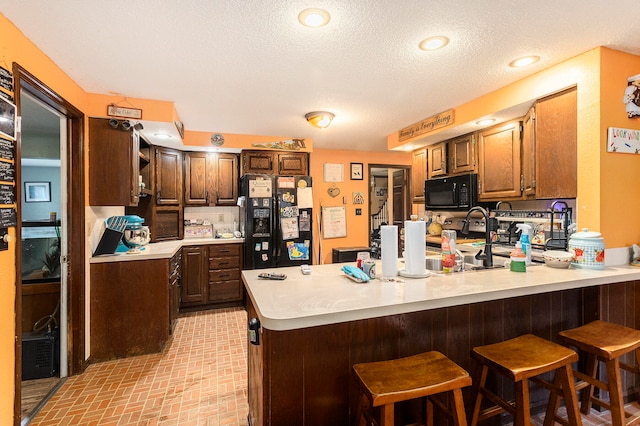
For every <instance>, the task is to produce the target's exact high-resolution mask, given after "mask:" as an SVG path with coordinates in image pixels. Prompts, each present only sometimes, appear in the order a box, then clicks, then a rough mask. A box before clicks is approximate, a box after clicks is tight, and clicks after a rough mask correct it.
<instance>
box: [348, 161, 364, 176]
mask: <svg viewBox="0 0 640 426" xmlns="http://www.w3.org/2000/svg"><path fill="white" fill-rule="evenodd" d="M363 179H364V167H363V165H362V163H351V180H363Z"/></svg>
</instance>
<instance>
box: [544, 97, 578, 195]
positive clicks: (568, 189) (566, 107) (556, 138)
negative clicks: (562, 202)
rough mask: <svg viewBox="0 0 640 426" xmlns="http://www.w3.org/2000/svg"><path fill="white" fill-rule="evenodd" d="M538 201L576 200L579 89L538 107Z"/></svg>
mask: <svg viewBox="0 0 640 426" xmlns="http://www.w3.org/2000/svg"><path fill="white" fill-rule="evenodd" d="M535 111H536V120H535V138H536V144H535V156H536V166H535V167H536V187H535V193H536V198H537V199H553V198H575V197H576V196H577V192H578V180H577V168H578V161H577V155H578V154H577V141H578V140H577V125H578V124H577V123H578V114H577V90H576V88H572V89H570V90H567V91H564V92H561V93H558V94H555V95H552V96H549V97H546V98H543V99H540V100H538V101H537V102H536V104H535Z"/></svg>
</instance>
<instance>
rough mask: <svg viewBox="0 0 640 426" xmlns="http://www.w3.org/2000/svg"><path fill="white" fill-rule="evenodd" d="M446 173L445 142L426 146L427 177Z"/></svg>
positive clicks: (430, 177)
mask: <svg viewBox="0 0 640 426" xmlns="http://www.w3.org/2000/svg"><path fill="white" fill-rule="evenodd" d="M446 174H447V143H446V142H440V143H437V144H435V145H431V146H429V147H427V179H432V178H434V177H438V176H444V175H446Z"/></svg>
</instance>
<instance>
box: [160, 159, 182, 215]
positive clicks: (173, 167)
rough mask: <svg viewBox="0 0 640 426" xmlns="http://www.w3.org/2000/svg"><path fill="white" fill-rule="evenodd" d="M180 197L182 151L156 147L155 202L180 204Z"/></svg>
mask: <svg viewBox="0 0 640 426" xmlns="http://www.w3.org/2000/svg"><path fill="white" fill-rule="evenodd" d="M182 197H183V194H182V153H181V152H180V151H177V150H174V149H168V148H156V204H157V205H159V206H162V205H181V204H182V203H181V200H182Z"/></svg>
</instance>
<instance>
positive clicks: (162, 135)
mask: <svg viewBox="0 0 640 426" xmlns="http://www.w3.org/2000/svg"><path fill="white" fill-rule="evenodd" d="M153 136H155V137H156V138H158V139H170V138H171V135H170V134H168V133H154V134H153Z"/></svg>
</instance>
